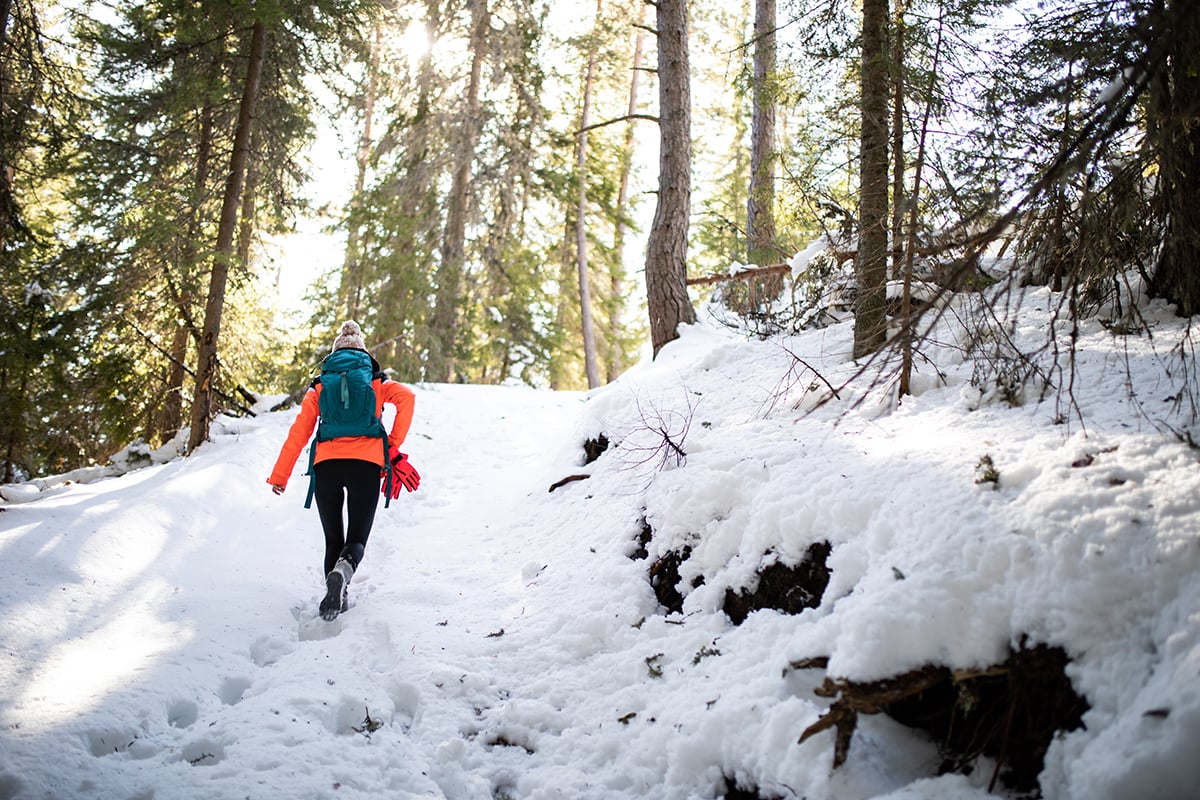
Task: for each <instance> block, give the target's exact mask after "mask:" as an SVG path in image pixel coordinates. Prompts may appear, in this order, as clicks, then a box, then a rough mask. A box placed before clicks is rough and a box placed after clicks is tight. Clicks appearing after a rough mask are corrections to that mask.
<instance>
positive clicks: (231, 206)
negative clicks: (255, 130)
mask: <svg viewBox="0 0 1200 800" xmlns="http://www.w3.org/2000/svg"><path fill="white" fill-rule="evenodd" d="M266 49H267V28H266V24H265V23H264V22H263V21H262V20H258V21H256V22H255V23H254V29H253V32H252V34H251V37H250V61H249V65H248V66H247V68H246V84H245V86H244V87H243V91H242V102H241V106H240V107H239V109H238V121H237V130H236V132H235V133H234V139H233V155H232V157H231V158H230V163H229V177H228V178H227V179H226V182H225V196H224V198H223V200H222V203H221V221H220V226H219V227H218V229H217V247H216V252H215V253H214V254H213V267H212V275H211V279H210V281H209V284H208V300H207V302H206V303H205V306H204V332H203V334H202V335H201V338H200V347H199V353H198V354H197V361H196V395H195V398H194V399H193V400H192V430H191V436H190V437H189V440H188V449H189V451H191V452H194V451H195V450H196V448H197V447H199V446H200V444H201V443H202V442H204V441H206V440H207V439H208V426H209V422H210V421H211V420H212V413H213V403H212V398H213V392H214V386H213V383H214V381H215V379H216V373H217V343H218V340H219V339H220V336H221V314H222V312H223V311H224V309H225V284H226V282H227V280H228V278H229V265H230V262H231V261H232V259H233V238H234V234H235V233H236V232H237V212H238V201H239V199H240V196H241V193H242V184H243V182H244V180H245V177H246V163H247V161H248V159H249V154H250V129H251V126H252V125H253V122H254V109H255V106H256V104H257V102H258V86H259V82H260V81H261V79H262V68H263V58H264V55H265V53H266Z"/></svg>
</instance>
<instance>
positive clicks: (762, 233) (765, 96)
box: [746, 0, 777, 266]
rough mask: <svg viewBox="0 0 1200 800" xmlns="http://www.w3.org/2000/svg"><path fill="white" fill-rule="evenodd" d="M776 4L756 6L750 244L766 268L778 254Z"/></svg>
mask: <svg viewBox="0 0 1200 800" xmlns="http://www.w3.org/2000/svg"><path fill="white" fill-rule="evenodd" d="M775 16H776V14H775V0H755V2H754V81H753V96H754V102H753V113H752V115H751V123H750V193H749V197H748V198H747V201H746V240H747V245H748V247H747V250H748V254H749V259H750V263H751V264H758V265H760V266H765V265H767V264H770V263H772V262H774V261H775V260H776V255H777V254H776V252H775V93H774V90H773V89H772V88H771V82H772V81H773V80H774V76H775Z"/></svg>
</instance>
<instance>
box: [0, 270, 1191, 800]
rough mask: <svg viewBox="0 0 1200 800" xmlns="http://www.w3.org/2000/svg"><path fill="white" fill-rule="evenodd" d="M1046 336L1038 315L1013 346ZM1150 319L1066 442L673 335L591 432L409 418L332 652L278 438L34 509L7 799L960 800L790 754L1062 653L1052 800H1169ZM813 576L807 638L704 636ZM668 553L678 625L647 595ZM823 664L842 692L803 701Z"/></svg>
mask: <svg viewBox="0 0 1200 800" xmlns="http://www.w3.org/2000/svg"><path fill="white" fill-rule="evenodd" d="M1048 303H1049V298H1048V297H1047V295H1046V294H1045V293H1044V292H1033V293H1031V294H1030V296H1029V297H1028V298H1027V300H1026V305H1025V311H1024V315H1023V317H1022V319H1021V321H1020V325H1018V326H1017V328H1016V329H1015V335H1016V337H1017V339H1018V341H1027V342H1031V341H1033V340H1034V338H1035V337H1037V336H1041V335H1044V332H1045V329H1046V326H1047V325H1049V324H1050V323H1049V320H1048V317H1047V315H1046V314H1045V313H1044V312H1043V311H1042V310H1040V306H1043V305H1046V304H1048ZM1147 314H1148V316H1149V319H1150V321H1151V322H1152V324H1153V325H1154V338H1153V341H1152V342H1151V341H1150V340H1148V339H1146V338H1144V337H1140V338H1139V337H1135V338H1129V339H1125V338H1122V337H1117V336H1114V335H1113V334H1111V333H1110V332H1108V331H1107V330H1106V329H1105V328H1103V327H1102V326H1101V325H1100V324H1099V323H1094V322H1089V323H1085V324H1084V326H1083V328H1082V331H1081V337H1080V340H1079V348H1078V357H1077V362H1078V369H1079V372H1078V375H1077V377H1076V378H1075V383H1074V396H1075V400H1076V402H1077V404H1078V408H1079V410H1080V411H1081V412H1082V423H1083V424H1081V418H1080V416H1079V415H1078V414H1076V413H1074V412H1073V411H1072V410H1071V409H1070V408H1069V407H1068V406H1066V405H1064V404H1063V403H1062V402H1061V401H1060V400H1059V399H1058V398H1057V397H1056V396H1055V395H1053V394H1052V395H1051V396H1050V397H1049V398H1048V399H1046V400H1045V401H1044V402H1041V403H1037V402H1035V401H1036V397H1035V396H1032V395H1031V396H1030V397H1029V398H1028V399H1029V402H1027V403H1026V404H1025V405H1022V406H1019V407H1015V408H1014V407H1010V406H1009V405H1007V404H1004V403H1003V402H1001V401H1000V400H999V399H998V395H999V394H1000V392H999V391H992V390H989V388H988V387H987V386H984V387H982V389H980V388H976V387H974V386H973V385H972V384H971V382H970V378H971V376H972V373H973V366H972V365H971V364H970V363H966V362H963V360H962V357H961V355H959V354H958V351H957V349H956V347H955V346H954V342H953V340H954V339H955V337H958V336H959V334H956V333H955V332H953V331H950V330H947V331H944V332H943V334H944V335H942V336H941V339H942V342H943V345H944V346H942V347H940V348H932V347H931V348H929V349H928V350H927V351H926V352H925V355H930V356H932V357H934V358H935V359H936V361H937V363H938V369H939V370H940V371H941V372H942V373H943V375H944V377H938V375H937V374H936V373H935V372H934V371H933V370H931V369H929V368H928V367H927V366H921V367H919V372H918V374H917V376H916V379H915V381H914V386H915V387H916V389H917V394H916V396H914V397H910V398H907V399H906V400H905V401H904V403H903V404H902V405H900V406H899V407H898V408H897V407H894V404H893V403H892V402H891V401H889V400H887V399H886V398H885V396H886V395H887V392H886V391H885V390H886V387H881V388H880V389H879V390H878V391H877V392H875V393H874V394H871V395H869V396H868V397H867V399H866V401H865V402H860V403H856V402H855V400H856V399H857V398H858V397H859V396H860V395H859V394H856V393H855V392H853V391H850V390H845V391H843V392H841V393H840V394H841V398H840V399H835V400H833V401H832V402H829V403H827V404H825V405H819V406H818V403H817V401H818V400H819V399H820V398H821V397H822V396H823V395H824V394H825V393H826V389H825V384H824V383H823V381H822V380H821V379H819V378H817V377H815V376H814V373H813V372H811V371H808V370H807V369H806V367H805V366H804V365H809V366H811V367H814V368H816V369H817V370H818V371H819V372H820V373H821V378H827V379H829V381H830V383H832V384H833V385H834V386H838V385H840V382H841V381H844V380H846V379H847V378H848V377H849V376H850V374H851V373H852V371H853V365H852V364H851V363H850V362H849V360H848V358H847V355H846V353H847V351H848V349H849V337H850V329H849V327H848V324H841V325H838V326H835V327H833V328H829V329H826V330H824V331H815V332H811V333H807V334H804V335H802V336H797V337H793V338H789V339H786V340H776V341H769V342H763V341H757V340H749V341H748V340H746V339H744V338H742V337H739V336H737V335H735V334H733V333H732V332H729V331H725V330H720V329H717V328H715V327H712V326H709V325H704V324H701V325H697V326H694V327H691V328H688V329H686V330H685V331H684V334H683V337H682V338H681V339H680V340H679V341H677V342H675V343H673V344H671V345H669V346H668V347H667V348H665V349H664V350H663V352H662V353H661V354H660V355H659V358H658V359H657V360H656V361H654V362H649V363H643V364H641V365H639V366H638V367H636V368H635V369H634V370H632V371H631V372H630V373H628V374H627V375H626V376H624V377H623V378H622V379H621V380H620V381H618V382H617V383H616V384H614V385H612V386H609V387H606V388H604V389H600V390H597V391H595V392H593V393H590V394H587V395H585V394H578V393H562V394H554V393H549V392H539V391H534V390H531V389H521V388H515V387H473V386H445V385H422V386H416V387H414V389H415V391H416V392H417V411H416V418H415V423H414V426H413V429H412V432H411V434H410V436H409V440H408V443H407V446H406V450H407V451H408V452H409V453H410V456H411V460H412V462H413V463H414V464H415V465H416V466H417V467H418V468H419V469H420V470H421V473H422V484H421V489H420V491H419V492H417V493H416V494H411V495H409V494H405V495H404V496H402V497H401V498H400V499H399V500H398V501H396V502H394V503H393V504H392V507H391V508H390V509H388V510H384V509H383V508H382V506H381V508H380V511H379V513H378V516H377V520H376V526H375V530H374V533H373V534H372V537H371V541H370V544H369V546H368V549H367V555H366V558H365V560H364V562H363V564H362V566H361V568H360V570H359V572H358V574H356V575H355V577H354V581H353V583H352V600H353V602H354V606H353V608H352V609H351V610H350V611H349V612H348V613H347V614H346V615H344V616H343V617H341V618H339V619H338V620H337V621H335V622H332V623H325V622H322V621H321V620H320V619H316V618H314V617H315V611H316V604H317V601H318V599H319V594H320V591H321V577H320V575H319V565H320V563H321V534H320V530H319V524H318V522H317V517H316V513H315V511H305V510H304V509H303V507H302V503H303V499H304V489H305V485H306V484H305V481H306V480H307V479H305V478H303V477H302V476H301V475H300V473H301V472H303V468H304V464H303V461H304V459H301V462H302V463H301V464H300V465H298V467H297V470H296V474H295V477H294V478H293V482H292V485H291V486H290V487H289V490H288V492H287V493H286V494H285V495H284V496H282V497H276V496H274V495H273V494H271V492H270V490H269V488H268V487H267V485H266V484H265V482H264V481H265V479H266V476H267V473H268V471H269V469H270V466H271V464H272V463H273V461H274V458H275V454H276V452H277V449H278V447H279V445H280V444H281V443H282V441H283V438H284V434H285V431H286V428H287V426H288V424H289V423H290V422H291V419H292V417H293V413H294V412H280V413H274V414H263V415H261V416H259V417H258V418H255V419H243V420H232V419H222V420H220V421H219V422H218V424H217V425H216V426H215V427H214V439H213V441H212V442H211V443H210V444H208V445H206V446H205V447H203V448H201V449H200V450H199V451H198V452H197V453H195V454H194V455H192V456H191V457H190V458H186V459H173V460H170V461H169V462H167V463H164V464H156V465H153V466H149V467H147V468H144V469H141V470H138V471H134V472H130V473H128V474H125V475H123V476H120V477H114V478H107V479H104V480H98V481H95V482H91V483H70V484H55V485H53V487H52V488H49V489H46V490H45V491H41V492H38V493H36V497H35V499H30V497H29V496H27V495H28V493H26V495H20V493H18V495H20V496H22V499H27V500H30V501H29V502H22V503H15V504H9V505H7V506H4V507H3V510H2V511H0V564H2V565H3V566H2V567H0V570H2V573H0V574H2V575H3V580H0V798H3V799H5V800H7V799H8V798H13V799H14V800H16V799H17V798H20V799H21V800H25V799H26V798H29V799H31V800H32V799H34V798H36V799H38V800H41V798H105V799H106V800H107V799H108V798H121V799H124V798H129V799H130V800H132V799H134V798H138V799H139V800H150V799H151V798H153V799H154V800H174V798H253V799H254V800H265V799H266V798H281V799H282V798H287V799H288V800H294V799H295V798H314V799H318V798H368V797H369V798H372V799H373V800H374V799H375V798H383V797H386V798H410V797H433V798H449V799H450V800H487V799H488V798H530V799H531V800H532V799H534V798H536V799H537V800H550V799H551V798H561V799H562V800H567V799H571V800H576V799H579V798H594V799H595V800H602V799H608V798H677V799H678V800H683V799H684V798H715V797H720V796H723V795H724V794H725V793H726V792H729V791H734V790H735V788H736V789H737V790H739V791H742V792H757V796H760V797H764V798H802V797H803V798H808V800H818V799H820V798H829V799H830V800H859V799H860V798H885V797H886V798H889V800H901V799H902V798H903V800H917V799H918V798H946V799H949V798H955V799H956V800H958V799H960V798H983V797H987V796H989V795H988V793H987V785H988V783H989V779H990V778H991V776H992V773H993V765H992V764H991V763H990V762H988V761H987V759H983V760H981V762H980V763H978V764H977V766H976V769H975V770H974V771H973V772H972V773H971V774H970V775H960V774H953V775H943V776H940V777H939V776H937V774H936V773H937V766H938V763H939V755H938V751H937V747H936V745H935V744H934V743H931V742H930V741H929V740H928V738H927V737H926V736H925V735H924V734H922V733H920V732H917V731H914V730H912V729H909V728H906V727H904V726H902V725H900V724H899V723H898V722H896V721H894V720H892V719H891V718H889V717H888V716H887V715H884V714H878V715H862V716H861V717H860V719H859V723H858V727H857V730H856V732H855V734H854V738H853V740H852V741H851V745H850V748H849V753H848V758H847V761H846V763H845V764H844V765H843V766H842V767H840V768H838V769H836V770H835V769H833V767H832V760H833V755H834V739H835V736H834V732H833V731H832V730H830V731H826V732H822V733H817V734H816V735H814V736H811V737H810V738H808V739H807V740H806V741H805V742H804V743H799V742H798V740H799V738H800V735H801V734H802V733H803V732H804V731H805V729H806V728H808V726H810V725H812V724H813V723H814V722H816V721H817V720H818V718H820V716H821V715H822V713H823V712H824V711H825V710H826V709H827V708H828V707H829V704H830V699H828V698H823V697H821V696H818V695H816V694H814V692H813V690H814V689H815V688H817V687H818V686H820V684H821V681H822V680H823V679H824V678H825V676H826V674H828V675H830V676H832V677H835V678H845V679H848V680H852V681H874V680H878V679H881V678H887V677H890V676H896V675H900V674H901V673H904V672H906V671H909V670H913V669H916V668H919V667H922V666H924V665H926V664H938V665H944V666H947V667H950V668H953V669H960V670H968V671H969V670H972V669H976V670H977V669H982V668H984V667H987V666H989V665H995V664H997V663H999V662H1001V661H1003V659H1004V658H1005V656H1006V655H1007V654H1008V653H1009V649H1010V648H1017V647H1019V646H1020V645H1021V644H1022V643H1025V644H1027V645H1029V646H1033V645H1038V644H1044V645H1049V646H1054V647H1061V648H1062V649H1063V650H1064V651H1065V652H1066V653H1067V654H1068V656H1069V657H1070V659H1071V664H1070V666H1069V667H1068V669H1067V674H1068V675H1069V677H1070V679H1071V682H1072V684H1073V686H1074V688H1075V690H1076V691H1077V692H1078V693H1079V694H1080V695H1081V696H1082V697H1084V698H1085V699H1086V701H1087V703H1088V705H1089V706H1090V710H1088V711H1087V713H1086V714H1085V715H1084V718H1083V722H1084V727H1083V728H1080V729H1077V730H1074V731H1071V732H1064V733H1063V734H1061V735H1059V736H1058V737H1057V738H1056V739H1055V740H1054V741H1053V743H1052V744H1051V745H1050V749H1049V752H1048V754H1047V756H1046V760H1045V771H1044V772H1043V773H1042V777H1041V786H1042V791H1043V793H1044V795H1045V796H1046V797H1048V798H1062V799H1064V800H1065V799H1066V798H1074V799H1078V800H1084V799H1086V800H1104V799H1105V798H1111V799H1112V800H1124V799H1125V798H1129V799H1130V800H1133V799H1136V798H1156V799H1157V800H1169V799H1171V798H1179V799H1180V800H1182V799H1183V798H1193V797H1195V796H1196V792H1197V791H1198V790H1197V787H1198V786H1200V758H1197V757H1196V756H1197V753H1198V752H1200V751H1198V750H1197V747H1198V745H1197V743H1198V742H1200V469H1198V468H1197V452H1196V451H1195V450H1193V449H1189V448H1188V447H1187V446H1186V445H1185V444H1183V443H1181V442H1180V441H1179V440H1178V439H1177V438H1176V437H1174V436H1172V435H1170V434H1169V433H1167V434H1164V433H1163V432H1162V431H1163V430H1166V428H1164V427H1162V424H1161V423H1166V424H1170V425H1174V426H1176V427H1178V428H1181V427H1182V424H1183V422H1185V421H1186V418H1185V417H1180V416H1171V415H1172V414H1178V413H1181V412H1180V411H1179V407H1178V406H1177V405H1175V404H1172V403H1169V402H1165V399H1166V398H1169V397H1170V396H1172V395H1174V394H1175V393H1176V392H1177V391H1178V388H1179V387H1178V386H1177V385H1176V384H1175V383H1174V382H1173V379H1171V378H1169V377H1167V371H1168V369H1169V368H1172V367H1175V366H1177V364H1175V363H1174V362H1172V360H1171V357H1170V356H1169V355H1168V352H1169V350H1170V348H1171V346H1172V345H1173V344H1174V343H1175V342H1176V341H1177V340H1178V338H1179V336H1180V335H1181V333H1182V330H1183V328H1182V325H1181V324H1180V323H1179V321H1178V320H1175V319H1174V318H1173V317H1171V316H1170V315H1169V314H1168V313H1166V312H1165V311H1164V310H1162V309H1159V308H1150V309H1148V310H1147ZM798 359H800V360H802V362H801V361H800V360H798ZM922 363H924V362H922ZM1175 374H1178V373H1177V372H1176V373H1175ZM1064 382H1065V377H1064ZM1131 397H1136V398H1137V399H1138V400H1139V401H1140V403H1134V402H1133V401H1132V400H1131ZM264 405H266V403H264ZM601 433H603V434H604V435H605V437H606V438H607V439H608V440H610V442H611V446H610V447H609V448H608V450H607V451H605V452H604V453H603V454H602V455H601V456H600V458H599V459H598V460H597V461H595V462H594V463H590V464H584V460H583V443H584V441H585V440H587V439H589V438H593V437H596V436H598V435H599V434H601ZM664 433H665V434H666V435H667V438H670V439H671V440H673V441H674V442H675V443H676V444H678V445H680V451H674V450H671V449H669V448H664V447H661V446H660V445H662V444H663V442H664V436H663V434H664ZM985 456H986V457H988V458H989V459H990V461H991V464H992V465H993V466H994V472H993V473H991V475H990V477H992V478H994V480H983V478H985V477H988V476H985V475H984V474H983V472H982V468H981V464H982V463H983V462H984V461H985V459H984V457H985ZM578 474H587V475H589V477H588V478H587V479H583V480H576V481H573V482H569V483H566V484H564V485H562V486H560V487H559V488H557V489H556V490H554V491H553V492H551V491H548V489H549V487H550V486H551V484H553V483H555V482H556V481H558V480H560V479H562V478H564V477H567V476H569V475H578ZM643 520H644V521H645V523H646V524H648V526H649V528H650V529H651V530H652V531H653V537H652V538H651V539H650V540H649V542H648V543H647V544H646V551H647V552H646V556H647V557H646V558H633V557H631V556H633V555H634V554H635V550H637V548H638V539H639V535H640V534H641V533H642V531H643ZM821 541H827V542H829V543H830V545H831V546H832V550H831V553H830V555H829V558H828V566H829V568H830V580H829V584H828V587H827V589H826V590H825V592H824V594H823V596H822V598H821V600H820V603H819V605H818V606H817V607H816V608H812V609H809V610H805V611H804V612H803V613H800V614H798V615H794V616H788V615H784V614H780V613H778V612H776V611H772V610H762V611H757V612H754V613H752V614H751V615H750V616H749V618H748V619H746V621H745V622H744V623H743V624H741V625H734V624H733V623H732V622H731V621H730V619H729V618H728V617H727V616H726V614H725V613H723V611H722V603H723V601H724V597H725V594H726V590H727V589H733V590H735V591H737V590H741V589H744V588H747V587H751V586H753V584H754V583H755V581H756V578H755V573H756V571H757V570H759V569H760V568H761V567H762V566H764V565H765V564H766V563H769V562H771V561H774V560H778V561H781V562H784V563H786V564H794V563H796V562H797V561H798V560H800V559H801V558H803V556H804V554H805V552H806V550H807V548H808V547H809V546H810V545H811V544H813V543H816V542H821ZM685 546H686V547H690V556H689V557H688V558H686V559H685V560H683V561H682V563H681V565H680V567H679V573H680V578H681V579H680V581H679V584H678V587H679V590H680V592H681V594H682V595H684V599H683V605H682V611H681V612H676V613H670V614H668V613H666V612H665V610H664V609H663V608H662V607H661V606H660V605H659V603H658V601H657V599H656V597H655V594H654V592H653V590H652V587H651V584H650V581H649V579H648V570H649V568H650V565H651V564H653V563H655V562H656V561H658V560H659V559H660V558H661V557H662V556H664V555H666V554H668V553H670V552H672V551H674V552H679V551H682V549H683V548H684V547H685ZM816 657H826V658H827V659H828V667H827V670H828V672H827V673H826V672H825V671H823V670H820V669H799V668H796V666H795V665H796V664H798V663H800V662H802V661H804V660H805V659H812V658H816ZM996 793H997V794H1002V793H1003V790H1002V789H1001V788H999V787H998V788H997V789H996ZM742 796H748V795H745V794H743V795H742Z"/></svg>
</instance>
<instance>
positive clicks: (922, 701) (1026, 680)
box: [794, 645, 1089, 797]
mask: <svg viewBox="0 0 1200 800" xmlns="http://www.w3.org/2000/svg"><path fill="white" fill-rule="evenodd" d="M1068 663H1070V660H1069V659H1068V658H1067V654H1066V653H1065V652H1064V651H1063V650H1062V648H1059V647H1048V646H1046V645H1037V646H1035V647H1032V648H1026V647H1024V646H1022V647H1021V648H1020V649H1018V650H1015V651H1010V653H1009V657H1008V659H1007V660H1005V661H1004V662H1003V663H1001V664H997V665H994V666H991V667H987V668H985V669H978V670H950V669H948V668H947V667H943V666H932V665H931V666H927V667H924V668H922V669H919V670H913V671H911V672H907V673H904V674H903V675H899V676H896V677H894V678H887V679H884V680H880V681H871V682H865V683H857V682H854V681H844V680H834V679H831V678H826V679H825V683H824V685H823V686H822V687H821V688H819V689H818V690H817V694H819V695H821V696H824V697H833V698H836V700H834V702H833V704H832V705H831V706H830V707H829V710H828V711H826V712H825V714H823V715H822V716H821V718H820V719H819V720H817V722H815V723H813V724H812V725H810V726H809V727H808V729H807V730H805V731H804V734H803V735H802V736H801V737H800V740H801V741H804V740H805V739H807V738H808V737H809V736H812V735H815V734H817V733H819V732H821V731H823V730H827V729H830V728H836V731H837V734H836V735H837V743H836V747H835V750H834V764H835V766H836V765H840V764H842V763H843V762H844V761H845V759H846V756H847V754H848V753H849V748H850V742H851V737H852V735H853V733H854V728H855V727H856V726H857V724H858V715H859V714H878V713H880V712H883V713H886V714H887V715H888V716H890V717H892V718H893V719H895V720H897V721H898V722H900V723H902V724H904V725H908V726H910V727H913V728H918V729H920V730H923V731H925V732H926V733H928V734H929V735H930V736H931V737H932V738H933V740H934V741H935V742H937V744H938V749H939V751H940V753H941V756H942V763H941V765H940V767H939V770H938V771H939V774H945V773H949V772H961V773H964V774H968V773H970V772H971V771H972V770H973V769H975V767H976V763H977V761H978V759H979V757H980V756H987V757H988V758H990V759H992V760H993V761H994V762H995V764H996V766H995V768H994V770H993V772H992V774H991V776H990V784H989V788H991V787H993V786H994V785H995V784H996V782H997V779H999V781H1001V782H1003V783H1004V785H1005V786H1007V787H1008V788H1010V789H1013V790H1015V791H1018V792H1022V793H1026V794H1027V795H1028V796H1030V797H1037V796H1039V787H1038V774H1039V773H1041V771H1042V767H1043V765H1044V762H1045V756H1046V750H1047V749H1048V748H1049V746H1050V742H1051V741H1052V740H1053V738H1054V736H1055V735H1056V734H1057V733H1058V732H1060V731H1071V730H1075V729H1077V728H1079V727H1081V726H1082V725H1083V721H1082V719H1083V714H1084V712H1086V711H1087V710H1088V707H1089V706H1088V704H1087V701H1086V700H1084V699H1083V698H1082V697H1080V696H1079V695H1078V694H1076V692H1075V689H1074V687H1073V686H1072V685H1071V681H1070V679H1069V678H1068V677H1067V676H1066V667H1067V664H1068ZM794 666H796V667H797V668H808V667H819V666H822V664H821V663H820V660H819V659H814V660H812V662H810V663H805V664H797V665H794Z"/></svg>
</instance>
